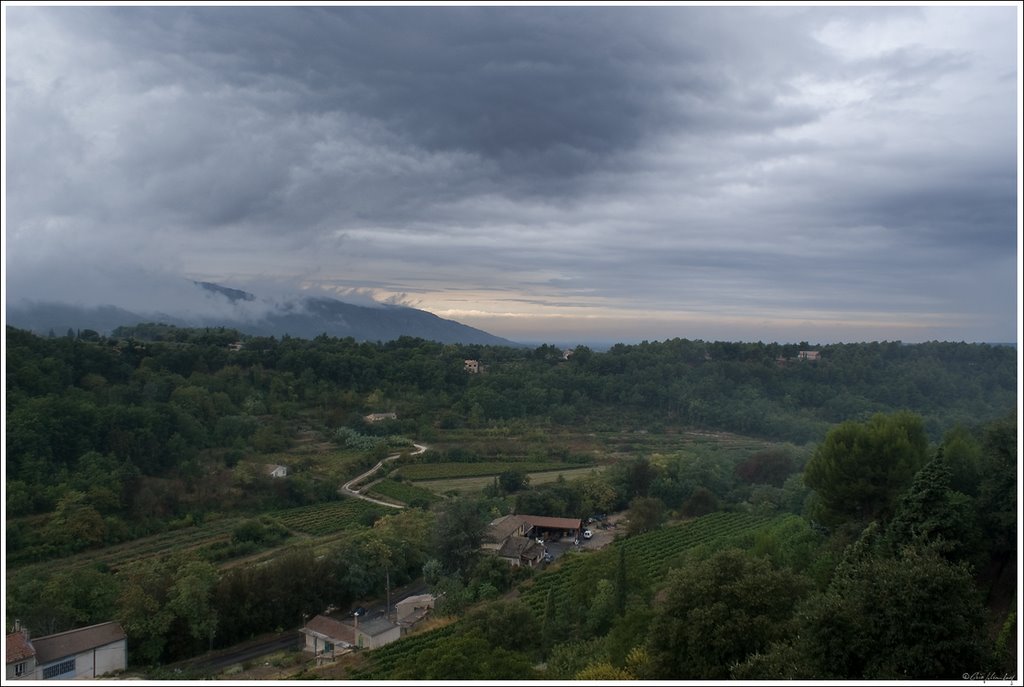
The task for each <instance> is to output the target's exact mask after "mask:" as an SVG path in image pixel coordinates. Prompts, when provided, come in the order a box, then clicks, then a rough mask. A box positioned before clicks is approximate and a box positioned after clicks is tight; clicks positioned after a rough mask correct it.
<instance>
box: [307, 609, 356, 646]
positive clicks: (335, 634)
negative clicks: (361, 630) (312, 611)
mask: <svg viewBox="0 0 1024 687" xmlns="http://www.w3.org/2000/svg"><path fill="white" fill-rule="evenodd" d="M301 632H303V633H306V634H316V635H319V636H321V637H325V638H327V639H329V640H332V641H333V642H335V643H336V644H350V645H355V643H356V631H355V628H353V627H352V626H351V625H346V624H345V623H343V622H340V621H338V620H335V619H334V618H328V617H327V616H325V615H318V616H316V617H315V618H313V619H312V620H310V621H309V622H308V623H306V624H305V626H304V627H303V628H302V630H301Z"/></svg>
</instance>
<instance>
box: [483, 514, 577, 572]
mask: <svg viewBox="0 0 1024 687" xmlns="http://www.w3.org/2000/svg"><path fill="white" fill-rule="evenodd" d="M582 527H583V521H582V520H580V519H579V518H553V517H549V516H546V515H505V516H503V517H500V518H497V519H495V520H493V521H491V524H490V525H488V527H487V531H486V532H485V533H484V539H483V543H482V544H481V547H480V548H481V549H483V550H484V551H485V552H487V553H493V554H496V555H497V556H498V557H499V558H502V559H504V560H506V561H508V562H509V564H510V565H513V566H520V565H525V566H528V567H531V568H532V567H533V566H535V565H537V564H538V563H540V561H542V560H543V559H544V553H545V549H544V545H543V544H541V543H540V542H538V541H537V540H538V539H561V538H563V537H572V538H574V539H575V538H576V537H578V536H579V534H580V531H581V529H582Z"/></svg>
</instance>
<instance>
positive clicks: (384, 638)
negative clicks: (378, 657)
mask: <svg viewBox="0 0 1024 687" xmlns="http://www.w3.org/2000/svg"><path fill="white" fill-rule="evenodd" d="M299 632H300V633H302V634H303V635H305V645H304V646H303V650H304V651H309V652H311V653H312V654H313V656H314V657H315V658H328V659H333V658H334V657H335V656H340V655H341V654H344V653H347V652H349V651H351V650H352V649H353V648H360V649H376V648H377V647H381V646H384V645H385V644H390V643H391V642H393V641H395V640H397V639H399V638H400V637H401V634H402V631H401V629H400V628H399V627H398V626H397V625H394V624H392V623H391V621H390V620H388V619H387V618H374V619H373V620H366V621H364V622H359V619H358V618H356V622H355V623H354V624H351V625H350V624H349V623H348V622H344V621H341V620H335V619H334V618H330V617H328V616H325V615H318V616H316V617H315V618H313V619H312V620H310V621H309V622H308V623H306V624H305V625H304V626H303V627H302V629H301V630H299Z"/></svg>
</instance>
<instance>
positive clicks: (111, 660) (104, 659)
mask: <svg viewBox="0 0 1024 687" xmlns="http://www.w3.org/2000/svg"><path fill="white" fill-rule="evenodd" d="M12 649H13V650H14V651H13V653H12ZM127 667H128V637H127V635H126V634H125V632H124V629H122V628H121V626H120V625H119V624H117V623H115V622H109V623H100V624H98V625H90V626H89V627H81V628H78V629H77V630H68V631H67V632H59V633H57V634H54V635H47V636H45V637H38V638H36V639H29V637H28V635H27V634H26V633H24V632H15V633H14V634H11V635H7V677H8V678H12V679H33V680H51V679H57V680H76V679H86V680H89V679H94V678H98V677H101V676H103V675H107V674H109V673H114V672H117V671H119V670H124V669H125V668H127Z"/></svg>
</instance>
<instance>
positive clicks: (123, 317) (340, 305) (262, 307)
mask: <svg viewBox="0 0 1024 687" xmlns="http://www.w3.org/2000/svg"><path fill="white" fill-rule="evenodd" d="M193 291H194V297H195V300H194V302H192V303H184V304H181V305H180V306H179V309H178V310H176V312H175V313H173V314H170V313H167V312H165V311H159V310H153V311H148V310H143V309H132V310H129V309H126V308H122V307H119V306H116V305H106V304H104V305H84V304H68V303H58V302H34V301H30V300H27V299H23V300H20V301H18V302H16V303H8V305H7V324H9V325H11V326H14V327H18V328H21V329H27V330H30V331H32V332H35V333H37V334H41V335H44V336H45V335H48V334H50V333H51V332H52V333H54V334H56V335H58V336H60V335H63V334H64V333H66V332H67V330H68V329H73V330H82V329H92V330H95V331H97V332H99V333H100V334H104V335H107V334H110V332H112V331H113V330H114V329H116V328H117V327H120V326H127V325H135V324H139V323H141V322H162V323H166V324H173V325H176V326H179V327H230V328H234V329H238V330H239V331H241V332H243V333H246V334H252V335H255V336H275V337H281V336H284V335H286V334H287V335H288V336H293V337H300V338H307V339H311V338H313V337H316V336H319V335H321V334H327V335H328V336H335V337H349V336H350V337H352V338H354V339H356V340H357V341H390V340H392V339H397V338H399V337H401V336H413V337H419V338H422V339H428V340H430V341H438V342H441V343H463V344H492V345H503V346H509V345H513V346H514V345H516V343H515V342H512V341H509V340H508V339H503V338H501V337H498V336H494V335H492V334H488V333H487V332H485V331H483V330H480V329H476V328H474V327H470V326H467V325H464V324H461V323H459V322H456V321H454V320H446V319H444V318H441V317H438V316H437V315H434V314H432V313H429V312H427V311H425V310H418V309H416V308H411V307H407V306H402V305H393V304H388V303H376V304H373V305H357V304H354V303H346V302H344V301H341V300H338V299H336V298H329V297H324V296H291V297H284V298H280V299H276V300H275V299H265V298H260V297H258V296H256V295H255V294H252V293H249V292H247V291H242V290H240V289H233V288H230V287H226V286H221V285H220V284H214V283H211V282H193Z"/></svg>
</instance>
